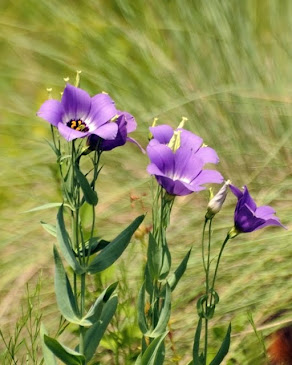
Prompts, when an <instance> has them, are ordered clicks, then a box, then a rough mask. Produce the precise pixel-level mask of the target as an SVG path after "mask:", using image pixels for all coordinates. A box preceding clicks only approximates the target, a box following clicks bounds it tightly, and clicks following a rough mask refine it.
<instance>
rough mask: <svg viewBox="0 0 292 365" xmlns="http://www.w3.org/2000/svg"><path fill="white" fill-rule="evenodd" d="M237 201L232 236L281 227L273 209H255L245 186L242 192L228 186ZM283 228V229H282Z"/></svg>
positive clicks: (268, 207)
mask: <svg viewBox="0 0 292 365" xmlns="http://www.w3.org/2000/svg"><path fill="white" fill-rule="evenodd" d="M229 187H230V190H231V191H232V193H233V194H234V195H235V196H236V197H237V199H238V201H237V204H236V207H235V212H234V228H235V229H234V231H235V232H234V234H235V235H236V234H238V233H242V232H253V231H255V230H257V229H260V228H264V227H266V226H282V227H284V226H283V225H282V223H281V222H280V220H279V218H278V217H276V216H275V215H274V214H275V213H276V212H275V211H274V209H273V208H272V207H270V206H268V205H264V206H262V207H257V206H256V203H255V202H254V200H253V199H252V197H251V196H250V195H249V192H248V189H247V187H246V186H245V187H244V189H243V192H242V191H241V190H240V189H238V188H237V187H236V186H234V185H229ZM284 228H285V227H284Z"/></svg>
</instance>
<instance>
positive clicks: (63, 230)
mask: <svg viewBox="0 0 292 365" xmlns="http://www.w3.org/2000/svg"><path fill="white" fill-rule="evenodd" d="M78 81H79V80H78V79H77V81H76V82H77V84H78ZM77 84H76V86H73V85H70V84H67V85H66V87H65V89H64V92H63V94H62V99H61V101H58V100H54V99H49V100H47V101H45V102H44V103H43V105H42V106H41V107H40V109H39V111H38V113H37V115H38V116H40V117H41V118H43V119H45V120H47V121H48V122H49V123H50V124H51V132H52V142H51V143H50V145H51V147H52V149H53V151H54V152H55V154H56V158H57V164H58V167H59V173H60V178H61V190H62V196H63V201H62V203H60V204H56V205H59V211H58V214H57V222H56V226H54V225H50V224H46V223H43V225H44V228H45V229H46V230H47V231H49V232H50V233H51V234H52V235H53V236H56V237H57V241H58V244H59V246H58V247H57V246H54V261H55V293H56V299H57V304H58V308H59V310H60V312H61V315H62V316H63V317H64V318H65V319H66V320H67V321H68V323H70V324H73V325H75V326H77V328H78V334H79V342H78V344H77V346H76V347H74V348H69V347H67V346H65V345H63V344H61V343H60V342H59V341H58V340H57V339H55V338H52V337H49V336H48V335H47V332H46V330H45V328H44V327H42V338H43V348H44V351H43V353H44V358H45V363H46V364H49V365H51V364H56V360H55V356H56V357H57V358H59V359H60V360H62V361H63V362H64V363H66V364H87V363H88V362H89V361H90V360H91V358H92V357H93V355H94V354H95V352H96V349H97V347H98V345H99V343H100V340H101V338H102V336H103V334H104V332H105V330H106V328H107V326H108V324H109V322H110V321H111V319H112V317H113V315H114V314H115V311H116V308H117V304H118V299H117V295H116V294H114V292H115V289H116V288H117V285H118V282H115V283H113V284H111V285H109V286H108V287H107V288H99V291H100V292H101V294H100V295H99V296H98V297H97V298H96V300H95V302H94V303H87V302H86V298H87V290H88V289H87V285H86V281H87V278H88V275H96V274H99V273H100V272H102V271H103V270H105V269H107V268H108V267H109V266H111V265H112V264H114V263H115V261H116V260H117V259H118V258H119V257H120V256H121V254H122V253H123V251H124V250H125V249H126V247H127V246H128V244H129V242H130V240H131V237H132V235H133V234H134V232H135V231H136V229H137V228H138V227H139V225H140V224H141V222H142V221H143V219H144V216H140V217H138V218H136V219H135V220H134V221H133V222H132V223H131V224H130V225H129V226H128V227H127V228H126V229H125V230H123V231H122V232H121V233H120V234H119V235H118V236H117V237H116V238H114V239H113V240H112V241H110V242H108V241H105V240H102V239H100V238H99V237H97V236H96V234H95V232H96V213H95V208H96V205H97V204H98V193H97V190H96V182H97V179H98V178H99V175H100V172H101V166H100V159H101V155H102V153H103V152H104V151H107V150H111V149H113V148H115V147H118V146H121V145H123V144H124V143H125V142H126V139H127V132H128V131H133V130H134V129H135V128H136V122H135V120H134V118H133V117H132V116H131V115H130V114H129V113H126V112H119V111H118V110H117V109H116V107H115V104H114V102H113V100H112V99H111V98H110V96H109V95H107V94H104V93H101V94H97V95H95V96H94V97H92V98H90V96H89V95H88V94H87V92H85V91H84V90H82V89H80V88H79V87H77V86H78V85H77ZM120 135H122V136H123V143H121V137H120ZM92 136H94V137H95V140H94V145H92V140H91V138H90V137H92ZM109 146H110V148H109ZM83 159H86V160H87V164H82V162H83ZM88 162H89V163H90V164H91V166H89V167H88ZM84 210H87V211H89V212H90V214H91V223H90V226H89V227H88V226H86V224H85V222H84V221H83V214H82V212H83V211H84ZM64 262H65V263H66V266H68V269H66V267H65V265H64Z"/></svg>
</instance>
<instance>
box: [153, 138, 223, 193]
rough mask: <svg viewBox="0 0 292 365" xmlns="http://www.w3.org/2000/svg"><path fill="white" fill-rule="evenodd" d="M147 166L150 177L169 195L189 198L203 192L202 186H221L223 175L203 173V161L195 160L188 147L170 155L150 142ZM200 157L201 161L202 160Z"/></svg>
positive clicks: (204, 171) (166, 149)
mask: <svg viewBox="0 0 292 365" xmlns="http://www.w3.org/2000/svg"><path fill="white" fill-rule="evenodd" d="M147 154H148V156H149V158H150V161H151V163H150V165H148V167H147V171H148V172H149V174H151V175H154V176H155V178H156V180H157V182H158V183H159V184H160V185H161V186H162V187H163V188H164V189H165V190H166V191H167V193H168V194H171V195H188V194H191V193H192V192H194V191H200V190H204V189H205V187H204V186H202V184H207V183H217V184H220V183H222V182H223V177H222V175H221V174H220V173H219V172H218V171H215V170H203V167H204V164H205V163H206V161H205V160H206V159H207V160H208V158H204V157H205V156H203V154H202V153H201V154H200V155H199V156H197V154H196V153H194V151H193V150H192V149H191V148H189V145H187V146H184V145H183V144H181V146H180V147H179V148H178V149H177V150H175V151H173V150H172V149H171V148H170V147H169V146H167V145H164V144H161V143H156V142H154V143H153V142H150V143H149V145H148V147H147ZM202 156H203V158H202Z"/></svg>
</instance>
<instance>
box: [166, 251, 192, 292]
mask: <svg viewBox="0 0 292 365" xmlns="http://www.w3.org/2000/svg"><path fill="white" fill-rule="evenodd" d="M191 251H192V249H190V250H189V251H188V253H187V254H186V255H185V257H184V258H183V260H182V262H181V263H180V264H179V266H178V267H177V269H176V270H175V272H174V273H173V274H172V275H171V276H170V277H169V279H168V280H167V282H168V284H169V286H170V288H171V291H173V290H174V289H175V287H176V285H177V283H178V282H179V280H180V279H181V277H182V276H183V274H184V272H185V271H186V268H187V264H188V261H189V258H190V254H191Z"/></svg>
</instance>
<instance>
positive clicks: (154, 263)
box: [147, 232, 162, 280]
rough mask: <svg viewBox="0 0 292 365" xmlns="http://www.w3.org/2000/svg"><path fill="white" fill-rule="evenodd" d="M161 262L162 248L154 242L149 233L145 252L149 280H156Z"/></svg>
mask: <svg viewBox="0 0 292 365" xmlns="http://www.w3.org/2000/svg"><path fill="white" fill-rule="evenodd" d="M161 261H162V247H161V246H159V244H158V243H157V242H156V240H155V238H154V236H153V234H152V233H151V232H149V239H148V250H147V266H148V272H149V273H150V275H151V279H152V280H155V279H158V276H159V271H160V266H161Z"/></svg>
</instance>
